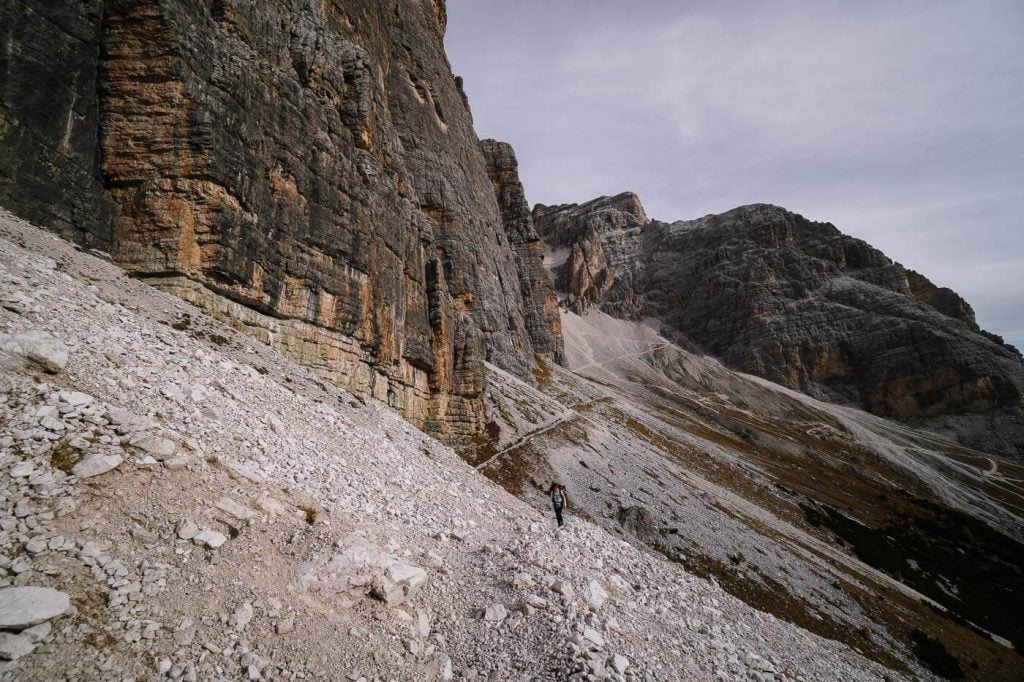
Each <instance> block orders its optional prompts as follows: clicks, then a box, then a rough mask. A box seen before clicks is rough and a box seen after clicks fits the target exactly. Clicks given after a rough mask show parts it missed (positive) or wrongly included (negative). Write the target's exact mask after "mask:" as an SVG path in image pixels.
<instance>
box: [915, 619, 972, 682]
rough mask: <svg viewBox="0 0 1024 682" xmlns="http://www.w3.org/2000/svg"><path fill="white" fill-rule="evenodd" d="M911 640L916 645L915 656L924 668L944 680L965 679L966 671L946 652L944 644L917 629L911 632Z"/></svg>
mask: <svg viewBox="0 0 1024 682" xmlns="http://www.w3.org/2000/svg"><path fill="white" fill-rule="evenodd" d="M910 639H911V641H912V642H913V643H914V655H915V656H917V660H919V661H921V664H922V665H924V667H926V668H928V669H929V670H931V671H932V672H933V673H935V674H936V675H938V676H939V677H941V678H943V679H947V680H962V679H963V678H964V669H963V668H961V667H960V661H959V660H958V659H957V658H956V657H955V656H951V655H950V653H949V652H948V651H946V647H945V645H944V644H943V643H942V642H940V641H939V640H937V639H935V638H934V637H930V636H929V635H928V634H927V633H924V632H921V631H920V630H918V629H917V628H914V629H913V630H912V631H911V633H910Z"/></svg>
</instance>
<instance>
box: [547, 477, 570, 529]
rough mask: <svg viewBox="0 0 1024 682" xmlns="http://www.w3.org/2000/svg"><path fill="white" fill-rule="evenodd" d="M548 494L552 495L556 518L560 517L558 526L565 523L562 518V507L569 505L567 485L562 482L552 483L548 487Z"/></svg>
mask: <svg viewBox="0 0 1024 682" xmlns="http://www.w3.org/2000/svg"><path fill="white" fill-rule="evenodd" d="M548 495H550V496H551V506H553V507H554V508H555V518H556V519H558V527H559V528H561V527H562V526H564V525H565V521H563V520H562V509H564V508H565V507H566V506H567V503H568V501H569V499H568V498H567V497H566V495H565V486H564V485H562V484H561V483H552V484H551V487H550V488H548Z"/></svg>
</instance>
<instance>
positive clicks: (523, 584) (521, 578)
mask: <svg viewBox="0 0 1024 682" xmlns="http://www.w3.org/2000/svg"><path fill="white" fill-rule="evenodd" d="M533 585H534V582H533V578H532V577H531V576H530V574H529V573H516V574H515V576H513V578H512V587H515V588H518V589H521V590H523V589H526V588H528V587H533Z"/></svg>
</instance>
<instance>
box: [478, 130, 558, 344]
mask: <svg viewBox="0 0 1024 682" xmlns="http://www.w3.org/2000/svg"><path fill="white" fill-rule="evenodd" d="M480 148H481V149H482V150H483V152H484V159H486V161H487V174H488V176H489V177H490V178H491V184H492V185H493V186H494V194H495V196H496V197H497V200H498V208H500V209H501V217H502V221H503V222H504V224H505V234H506V235H507V237H508V240H509V243H510V244H511V245H512V249H513V251H514V253H515V256H516V264H517V265H518V269H519V285H520V289H521V291H522V295H523V305H524V308H525V313H526V319H525V322H526V331H527V332H528V333H529V335H530V341H531V343H532V344H533V349H534V351H535V352H536V353H538V354H541V355H543V356H545V358H546V359H549V360H554V361H555V362H558V363H560V364H562V363H564V362H565V349H564V348H563V345H562V317H561V314H560V313H559V310H558V298H557V297H556V296H555V291H554V288H553V287H552V286H551V278H550V277H548V273H547V271H546V270H545V269H544V242H542V241H541V239H540V236H538V234H537V230H536V229H535V228H534V226H533V216H532V215H531V214H530V207H529V204H527V203H526V193H525V191H524V190H523V183H522V182H521V181H520V179H519V161H518V160H517V159H516V154H515V151H514V150H513V149H512V145H510V144H508V143H507V142H498V141H497V140H482V141H481V142H480Z"/></svg>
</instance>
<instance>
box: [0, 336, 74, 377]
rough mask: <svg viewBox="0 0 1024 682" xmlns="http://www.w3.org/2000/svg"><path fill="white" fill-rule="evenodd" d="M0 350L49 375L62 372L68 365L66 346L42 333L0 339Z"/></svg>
mask: <svg viewBox="0 0 1024 682" xmlns="http://www.w3.org/2000/svg"><path fill="white" fill-rule="evenodd" d="M0 350H4V351H7V352H8V353H11V354H12V355H17V356H19V357H21V358H24V359H25V360H28V361H29V362H31V363H33V364H35V365H38V366H39V367H40V368H42V369H43V370H44V371H46V372H48V373H50V374H58V373H60V372H62V371H64V368H65V367H66V366H67V364H68V348H67V346H65V345H64V343H63V342H61V341H60V340H59V339H57V338H55V337H53V336H51V335H50V334H48V333H46V332H44V331H39V330H34V331H29V332H23V333H21V334H14V335H12V336H4V337H0Z"/></svg>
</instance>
